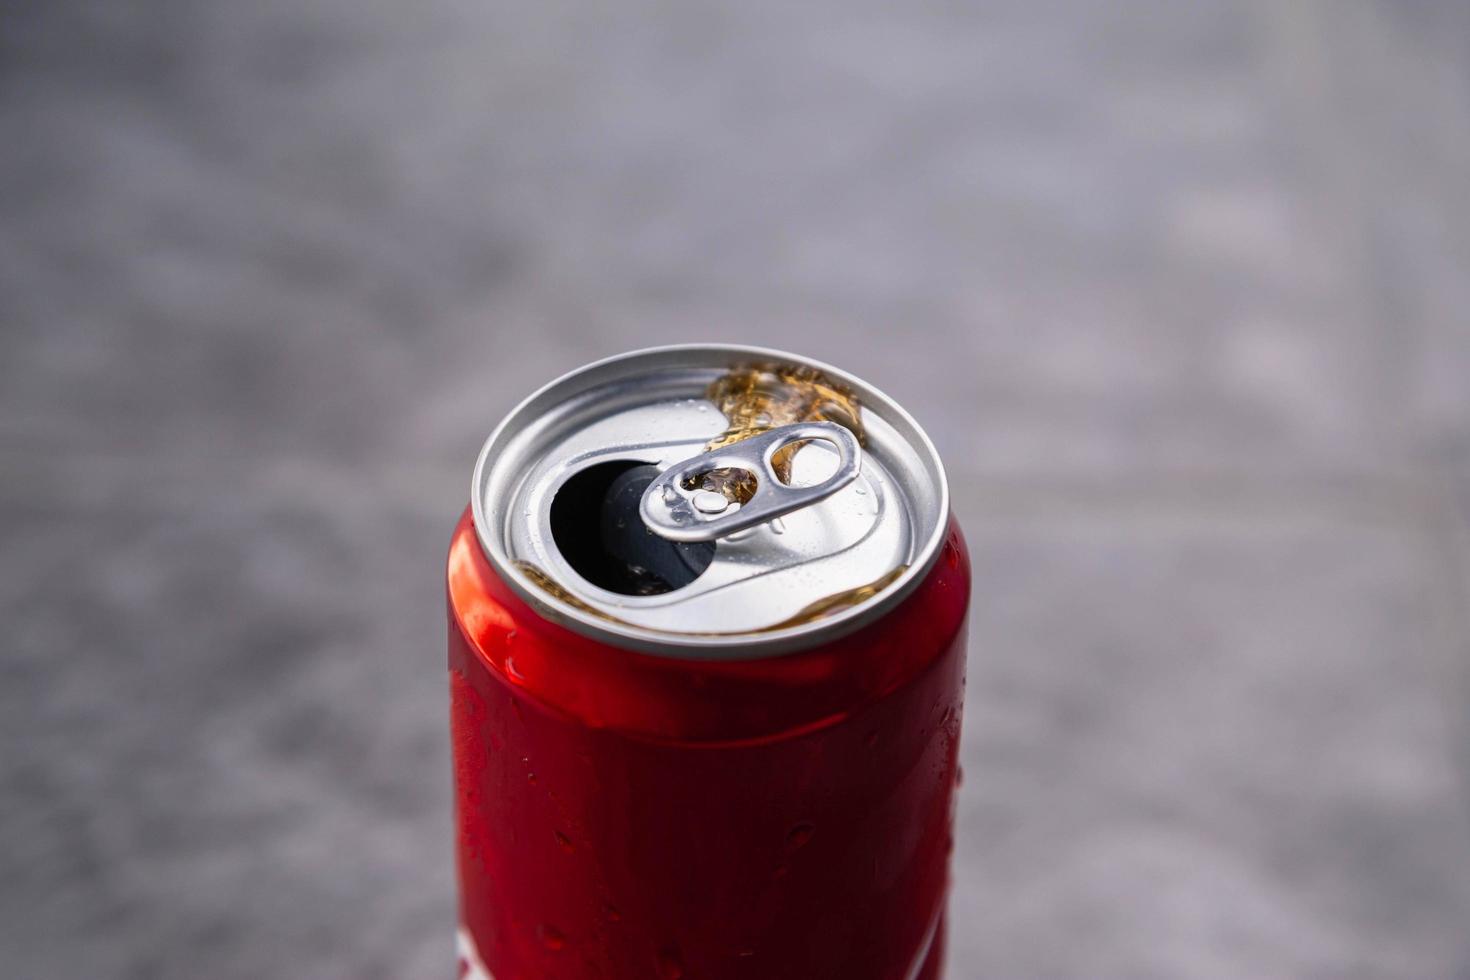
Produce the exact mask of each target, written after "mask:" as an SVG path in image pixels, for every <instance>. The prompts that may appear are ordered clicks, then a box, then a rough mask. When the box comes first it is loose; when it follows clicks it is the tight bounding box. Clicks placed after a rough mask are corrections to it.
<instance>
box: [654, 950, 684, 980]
mask: <svg viewBox="0 0 1470 980" xmlns="http://www.w3.org/2000/svg"><path fill="white" fill-rule="evenodd" d="M658 975H659V976H660V977H662V978H663V980H684V959H683V957H681V956H680V955H679V951H678V950H677V949H674V948H673V947H671V946H666V947H664V948H663V949H661V950H659V951H658Z"/></svg>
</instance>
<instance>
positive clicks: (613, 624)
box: [470, 344, 950, 660]
mask: <svg viewBox="0 0 1470 980" xmlns="http://www.w3.org/2000/svg"><path fill="white" fill-rule="evenodd" d="M698 353H711V354H726V355H734V356H737V357H741V358H750V359H760V360H777V361H788V362H793V363H797V364H803V365H809V366H811V367H814V368H816V369H818V370H820V371H822V372H823V373H825V374H827V375H829V376H831V377H833V378H836V379H838V380H840V381H842V382H843V383H844V384H847V385H849V386H851V387H852V388H853V389H854V390H855V391H857V392H858V393H859V394H860V396H861V398H862V402H861V403H862V404H863V405H865V406H866V405H872V404H878V405H881V406H882V409H883V412H882V415H883V417H884V418H885V419H886V420H888V421H889V422H890V424H898V425H901V427H902V428H903V429H904V430H906V431H905V432H904V435H905V436H906V437H907V438H908V439H909V440H910V441H911V442H912V443H913V444H914V449H915V450H916V451H918V452H919V453H920V454H921V455H922V456H924V457H925V458H926V459H927V460H928V461H929V462H930V463H931V464H932V465H933V467H934V472H935V475H936V477H937V481H936V482H937V485H936V487H935V493H936V495H937V497H938V504H939V507H938V512H939V516H938V520H936V521H935V524H934V527H933V529H932V530H931V531H930V533H929V535H928V537H927V538H926V539H925V540H924V541H923V543H922V545H920V547H919V548H918V551H917V553H916V555H915V557H914V560H913V561H912V562H911V563H910V564H909V566H908V568H906V569H905V570H904V571H903V572H902V573H901V574H900V575H899V576H898V577H897V578H896V579H894V581H893V582H892V583H891V584H889V585H888V586H887V587H886V588H884V589H883V590H882V591H881V592H879V593H878V594H877V595H875V596H873V597H872V598H871V599H868V600H867V601H865V602H862V603H860V604H858V605H855V606H852V607H849V608H847V609H844V610H842V611H840V612H837V613H834V614H832V615H830V616H826V617H823V618H820V619H815V620H812V621H810V622H806V623H802V624H800V625H797V626H790V627H786V628H783V629H773V630H766V631H753V632H749V633H729V634H723V633H722V634H698V633H674V632H662V631H659V630H654V629H649V628H647V627H641V626H635V625H632V624H628V623H621V622H618V621H616V620H609V619H604V618H602V617H600V616H597V615H594V614H592V613H589V612H587V611H585V610H583V609H580V608H578V607H577V606H575V605H573V604H572V603H569V602H567V601H565V600H563V599H561V598H559V597H557V596H554V595H552V594H551V593H549V592H547V591H545V590H544V589H542V588H540V587H538V586H537V585H536V584H535V583H534V582H533V581H532V580H531V579H530V578H529V577H528V576H527V575H526V574H525V573H524V572H523V571H521V570H520V569H519V568H517V567H516V566H515V565H514V563H512V562H511V561H510V559H509V556H508V555H507V553H506V551H505V549H504V547H503V545H502V544H501V542H500V541H499V539H498V537H497V536H496V535H494V534H491V533H490V528H489V515H487V513H486V510H485V488H486V484H487V481H488V480H489V478H490V474H491V470H492V469H493V467H494V465H495V463H496V461H497V460H498V458H499V455H500V451H501V450H503V449H504V448H505V445H504V444H505V443H506V442H507V441H509V439H510V438H511V436H512V435H513V434H514V433H515V432H516V431H518V429H519V423H520V422H521V421H522V420H523V416H525V415H527V414H529V413H533V412H535V411H537V410H538V409H540V408H541V407H542V406H541V402H543V401H546V400H548V398H549V396H550V395H551V394H552V393H553V392H555V391H557V390H558V389H561V388H562V387H563V386H565V385H567V384H568V383H569V382H572V381H574V380H576V379H579V378H585V377H586V376H588V375H596V374H602V373H606V372H609V371H610V370H611V369H613V368H616V367H617V366H618V365H620V364H622V363H623V362H625V361H630V360H637V359H645V358H648V357H650V356H657V357H674V356H677V355H680V354H698ZM470 509H471V513H472V515H473V517H474V522H475V535H476V537H477V538H478V539H479V542H480V549H481V551H482V552H483V553H484V554H485V556H486V558H487V559H488V560H489V562H490V565H491V567H492V568H494V569H495V572H496V574H497V575H499V576H500V579H501V581H503V582H505V583H506V584H507V585H508V586H509V587H510V588H511V590H512V591H513V592H515V594H516V595H517V596H518V597H519V598H520V599H522V600H523V601H524V602H526V603H527V604H528V605H529V606H530V607H531V608H532V609H533V610H535V611H536V612H537V613H539V614H540V615H542V616H543V617H545V618H546V619H549V620H551V621H552V622H555V623H557V624H558V625H561V626H565V627H567V628H568V629H571V630H573V631H574V632H577V633H580V634H582V635H583V636H587V637H590V638H592V639H595V640H600V641H603V642H609V643H611V644H613V645H614V646H617V647H621V648H625V649H630V650H636V651H639V652H642V653H652V654H658V655H662V656H666V657H674V658H680V659H691V660H713V659H755V658H758V657H763V656H775V655H778V654H783V653H793V652H795V651H798V650H802V649H806V648H809V647H813V646H816V645H819V644H821V643H825V642H828V641H830V640H833V639H835V638H837V637H840V636H843V635H845V634H847V633H850V632H852V631H854V630H856V629H858V628H859V627H861V626H862V625H864V624H865V623H868V622H871V621H872V620H874V619H876V618H877V617H878V616H880V615H881V614H883V613H885V612H887V611H888V610H890V609H892V608H893V607H894V606H895V605H897V604H898V603H899V602H900V601H902V600H903V599H904V598H905V597H907V596H908V594H909V593H910V592H912V591H913V590H914V588H915V587H916V586H917V585H918V584H919V582H920V581H922V580H923V578H924V576H925V575H927V574H928V572H929V569H930V568H931V567H933V565H934V563H935V561H936V560H937V559H938V557H939V552H940V550H941V546H942V544H943V542H944V539H945V537H946V535H947V534H948V527H949V520H950V494H949V478H948V475H947V474H946V472H945V469H944V461H943V460H942V459H941V458H940V456H939V453H938V451H937V450H936V449H935V448H934V443H933V442H932V441H931V440H930V439H929V435H928V433H926V432H925V431H924V429H923V427H922V426H920V425H919V423H918V422H917V421H916V420H915V419H914V417H913V416H912V415H910V414H909V413H908V411H906V410H905V409H904V408H903V407H902V406H901V405H899V403H898V402H896V401H895V400H894V399H892V398H890V397H889V396H888V395H887V394H885V393H884V392H883V391H882V390H880V389H878V388H876V387H874V386H873V385H871V384H869V383H868V382H866V381H864V380H862V379H861V378H858V377H855V376H854V375H852V374H850V373H848V372H846V371H844V370H842V369H841V368H837V367H834V366H832V365H830V364H827V363H826V362H824V361H821V360H818V359H816V358H811V357H806V356H803V355H799V354H793V353H791V352H789V351H783V350H778V349H776V348H771V347H758V346H750V345H745V344H667V345H659V346H654V347H645V348H641V349H639V350H634V351H628V352H627V353H623V354H615V355H613V356H612V357H605V358H602V359H600V360H597V361H593V362H591V363H590V364H586V365H584V366H582V367H579V368H576V369H574V370H572V371H568V372H566V373H565V374H562V375H560V376H559V377H557V378H554V379H553V380H551V381H549V382H547V383H546V384H544V385H542V386H541V387H539V388H537V389H536V390H535V391H533V392H532V393H531V394H530V395H528V396H526V397H525V398H523V399H522V400H521V401H520V402H519V403H517V404H516V406H515V407H514V408H512V409H511V410H510V411H509V412H507V413H506V415H505V417H504V418H503V419H502V420H501V421H500V423H499V424H498V425H496V426H495V428H494V429H493V430H492V431H491V433H490V436H489V437H488V438H487V439H486V440H485V443H484V445H483V446H482V447H481V449H480V454H479V457H478V458H477V459H476V460H475V467H474V472H473V475H472V477H471V482H470Z"/></svg>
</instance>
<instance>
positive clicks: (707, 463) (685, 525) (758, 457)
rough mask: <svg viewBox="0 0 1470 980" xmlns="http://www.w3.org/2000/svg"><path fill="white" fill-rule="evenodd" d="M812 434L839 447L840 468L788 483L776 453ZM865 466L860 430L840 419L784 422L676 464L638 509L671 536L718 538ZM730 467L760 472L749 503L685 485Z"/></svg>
mask: <svg viewBox="0 0 1470 980" xmlns="http://www.w3.org/2000/svg"><path fill="white" fill-rule="evenodd" d="M807 440H820V441H822V442H826V443H830V444H831V445H832V446H834V447H836V449H837V456H838V463H837V472H835V473H833V474H832V475H831V476H829V477H828V478H827V479H825V480H823V481H822V482H821V483H818V484H816V485H814V486H810V487H792V486H788V485H786V484H785V483H782V482H781V479H780V477H778V476H777V475H776V470H775V468H774V466H773V465H772V463H771V458H772V457H773V456H775V455H776V453H777V452H779V451H780V450H782V449H784V448H786V447H787V446H789V445H791V444H792V443H794V442H804V441H807ZM861 466H862V450H861V447H860V446H859V445H858V441H857V436H855V435H853V434H852V432H851V431H849V430H848V429H845V428H843V427H842V426H840V425H838V424H837V423H835V422H797V423H796V424H794V425H782V426H778V427H776V428H774V429H768V430H766V431H765V432H762V433H760V434H759V435H754V436H751V437H750V438H748V439H742V440H740V441H739V442H732V443H731V444H730V445H728V446H721V447H720V448H718V449H711V450H710V451H708V452H705V453H701V454H700V455H698V456H694V457H691V458H690V459H686V460H684V461H683V462H682V463H675V464H674V465H673V466H670V467H669V468H668V469H666V470H664V471H663V472H662V473H660V474H659V476H658V479H656V480H654V481H653V482H652V483H651V484H649V486H648V489H647V490H646V491H645V492H644V494H643V498H642V499H641V500H640V501H639V503H638V513H639V516H641V517H642V518H643V523H644V524H646V525H647V526H648V529H649V530H650V531H652V532H653V533H654V534H657V535H658V536H659V537H661V538H665V539H667V540H669V541H713V540H715V539H716V538H723V537H726V536H728V535H731V534H734V533H735V532H737V531H743V530H745V529H746V528H749V527H755V526H756V525H757V524H764V523H766V522H767V521H771V520H774V519H775V518H777V517H780V516H782V515H783V514H789V513H791V512H792V511H794V510H800V509H802V508H803V507H810V506H811V505H812V504H815V503H818V502H819V501H822V500H826V499H827V498H828V497H830V496H832V494H834V493H836V492H837V491H838V490H841V489H842V488H843V487H845V486H847V485H848V484H849V483H851V482H852V481H853V480H855V479H857V475H858V470H859V469H860V468H861ZM726 468H729V469H736V470H745V471H746V472H748V473H751V474H752V475H754V476H755V479H756V488H755V493H754V494H753V495H752V496H751V498H750V499H749V500H748V501H746V502H745V503H743V504H740V503H734V502H732V501H729V500H726V499H725V496H724V495H723V494H720V493H716V492H714V491H712V490H700V489H695V490H689V489H686V488H685V487H684V483H685V482H686V481H687V480H689V478H690V477H694V476H698V475H700V474H702V473H708V472H709V471H710V470H718V469H726Z"/></svg>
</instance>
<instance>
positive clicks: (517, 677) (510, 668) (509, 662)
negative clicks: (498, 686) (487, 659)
mask: <svg viewBox="0 0 1470 980" xmlns="http://www.w3.org/2000/svg"><path fill="white" fill-rule="evenodd" d="M505 672H506V673H507V674H509V675H510V676H511V679H512V680H514V681H523V680H525V679H526V675H525V674H523V673H521V669H520V668H519V667H517V666H516V662H515V658H514V657H506V658H505Z"/></svg>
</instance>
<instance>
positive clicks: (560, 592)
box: [514, 559, 628, 625]
mask: <svg viewBox="0 0 1470 980" xmlns="http://www.w3.org/2000/svg"><path fill="white" fill-rule="evenodd" d="M514 564H515V567H516V570H517V571H519V572H520V573H521V574H522V575H524V576H526V578H528V579H530V580H531V584H533V585H535V586H536V587H537V588H538V589H540V590H541V591H542V592H545V593H547V594H548V595H550V596H551V597H552V598H554V599H560V600H561V601H562V602H565V603H566V604H567V605H569V606H574V607H576V608H577V609H580V610H582V612H585V613H591V614H592V615H594V616H599V617H601V618H603V619H606V620H609V621H611V622H614V623H621V622H622V620H620V619H618V618H616V617H614V616H609V615H608V614H607V613H605V612H603V611H602V610H601V609H598V608H597V607H596V606H594V605H592V604H591V603H589V602H585V601H583V600H582V599H579V598H577V597H576V596H574V595H572V594H571V593H570V592H568V591H567V590H566V589H565V588H564V587H563V586H562V584H561V583H560V582H558V581H557V580H556V579H554V578H552V577H551V576H550V575H547V574H546V572H545V571H543V570H542V568H541V566H540V565H535V564H532V563H531V562H528V561H525V560H524V559H522V560H518V561H516V562H514ZM624 625H628V624H624Z"/></svg>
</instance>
